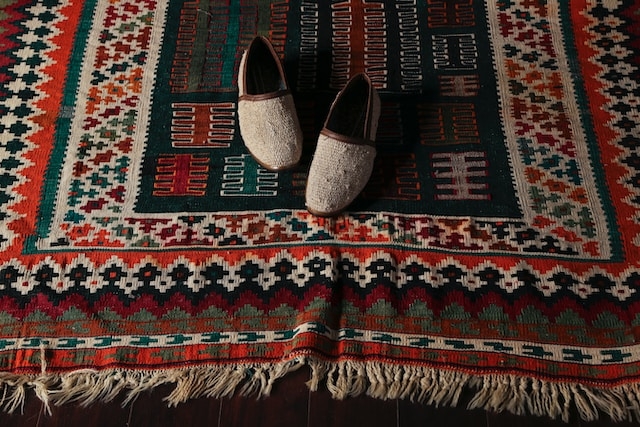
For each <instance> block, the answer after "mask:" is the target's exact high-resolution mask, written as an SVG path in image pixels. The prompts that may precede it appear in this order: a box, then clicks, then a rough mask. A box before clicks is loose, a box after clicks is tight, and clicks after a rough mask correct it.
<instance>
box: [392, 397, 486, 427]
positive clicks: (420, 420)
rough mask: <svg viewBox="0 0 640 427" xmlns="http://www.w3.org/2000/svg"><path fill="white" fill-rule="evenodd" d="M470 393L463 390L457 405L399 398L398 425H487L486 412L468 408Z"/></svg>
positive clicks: (405, 426) (403, 426)
mask: <svg viewBox="0 0 640 427" xmlns="http://www.w3.org/2000/svg"><path fill="white" fill-rule="evenodd" d="M470 397H471V394H470V393H466V392H463V394H462V397H461V399H460V404H459V406H458V407H454V408H452V407H448V406H446V407H436V406H433V405H427V404H423V403H416V402H411V401H410V400H400V401H399V402H398V407H399V414H400V416H399V423H398V426H399V427H424V426H426V425H434V426H464V427H487V413H486V411H483V410H480V409H473V410H468V409H466V404H467V402H468V400H469V398H470Z"/></svg>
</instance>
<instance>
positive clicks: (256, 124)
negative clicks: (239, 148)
mask: <svg viewBox="0 0 640 427" xmlns="http://www.w3.org/2000/svg"><path fill="white" fill-rule="evenodd" d="M238 122H239V128H240V134H241V135H242V139H243V141H244V143H245V145H246V146H247V148H248V149H249V151H250V152H251V153H252V154H253V155H254V156H255V157H256V159H257V160H258V161H259V162H260V163H261V164H263V165H266V166H269V167H271V168H274V169H277V168H282V167H287V166H289V167H290V166H292V165H295V164H296V163H298V161H299V160H300V156H301V155H302V130H301V129H300V123H299V121H298V116H297V113H296V108H295V103H294V101H293V97H292V96H291V95H284V96H280V97H277V98H271V99H265V100H260V101H240V102H238Z"/></svg>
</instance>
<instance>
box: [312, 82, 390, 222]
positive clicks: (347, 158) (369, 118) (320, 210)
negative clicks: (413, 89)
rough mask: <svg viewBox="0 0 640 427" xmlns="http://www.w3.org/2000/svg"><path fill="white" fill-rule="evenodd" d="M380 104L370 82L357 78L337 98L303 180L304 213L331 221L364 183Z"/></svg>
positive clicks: (373, 150)
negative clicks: (328, 217) (304, 195)
mask: <svg viewBox="0 0 640 427" xmlns="http://www.w3.org/2000/svg"><path fill="white" fill-rule="evenodd" d="M379 117H380V98H379V96H378V93H377V92H376V90H375V88H374V87H373V85H372V84H371V80H370V79H369V77H368V76H367V75H365V74H357V75H355V76H354V77H353V78H351V80H349V82H348V83H347V85H346V86H345V87H344V89H342V91H340V93H338V95H337V96H336V99H335V100H334V101H333V104H332V106H331V109H330V110H329V115H328V116H327V119H326V121H325V123H324V127H323V128H322V130H321V131H320V136H319V137H318V145H317V146H316V151H315V153H314V155H313V160H312V161H311V167H310V168H309V177H308V179H307V189H306V205H307V210H308V211H309V212H311V213H312V214H314V215H318V216H333V215H337V214H338V213H340V212H341V211H342V210H343V209H344V208H346V207H347V206H348V205H349V204H350V203H351V202H352V201H353V200H354V199H355V198H356V197H357V196H358V195H359V194H360V192H362V190H363V189H364V187H365V185H366V184H367V182H368V181H369V177H370V176H371V171H372V169H373V162H374V159H375V157H376V148H375V136H376V131H377V130H378V119H379Z"/></svg>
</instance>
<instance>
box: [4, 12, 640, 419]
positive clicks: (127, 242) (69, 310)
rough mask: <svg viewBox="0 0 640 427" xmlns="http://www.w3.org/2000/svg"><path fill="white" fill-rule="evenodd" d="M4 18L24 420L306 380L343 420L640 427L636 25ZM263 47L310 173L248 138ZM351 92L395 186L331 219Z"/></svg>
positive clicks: (382, 176) (11, 312)
mask: <svg viewBox="0 0 640 427" xmlns="http://www.w3.org/2000/svg"><path fill="white" fill-rule="evenodd" d="M0 3H1V4H2V8H1V9H0V47H1V51H0V100H1V101H0V132H1V134H0V205H1V208H0V249H1V256H0V371H1V372H0V382H1V383H2V387H3V392H2V393H0V396H1V403H2V405H3V407H4V409H5V410H6V411H14V410H19V409H20V407H21V405H22V404H23V402H24V399H25V397H26V396H28V395H33V394H35V395H37V396H38V397H39V398H40V399H42V400H43V401H44V402H45V403H46V405H47V407H48V405H58V404H62V403H64V402H69V401H79V402H82V403H84V404H90V403H92V402H95V401H104V400H109V399H113V398H114V397H115V396H116V395H119V394H120V393H127V396H128V399H134V398H135V397H136V396H137V395H138V394H139V393H140V392H142V391H145V390H149V389H151V388H153V387H155V386H157V385H161V384H167V383H172V384H175V391H173V393H171V394H170V395H169V396H168V397H167V401H168V403H169V404H177V403H180V402H182V401H185V400H186V399H189V398H193V397H198V396H213V397H219V396H226V395H229V394H232V393H247V394H257V395H268V394H269V393H270V391H271V388H272V385H273V384H274V382H275V381H277V380H278V379H279V378H281V377H283V376H284V375H286V374H287V373H288V372H290V371H292V370H294V369H296V368H299V367H301V366H305V365H307V366H310V368H311V370H310V372H311V378H310V380H309V386H310V387H311V388H312V389H316V388H318V387H327V388H328V389H329V390H330V391H331V393H332V394H333V395H334V396H335V397H336V398H344V397H347V396H350V395H357V394H361V393H366V394H368V395H370V396H373V397H378V398H382V399H395V398H402V399H412V400H415V401H419V402H424V403H425V404H431V405H457V404H458V403H459V400H460V395H461V393H462V392H463V391H465V393H469V390H470V391H471V392H472V394H471V395H472V396H473V397H472V398H471V399H470V400H469V401H468V402H465V403H466V404H468V406H469V407H472V408H485V409H487V410H491V411H511V412H514V413H517V414H538V415H548V416H551V417H554V418H557V417H559V418H562V419H565V420H567V419H568V418H569V416H570V414H575V413H577V414H579V416H580V417H582V418H583V419H587V420H589V419H594V418H596V417H598V416H599V415H602V414H607V415H608V416H610V417H611V418H613V419H614V420H622V419H633V418H636V419H637V418H638V417H639V416H640V344H638V340H639V339H640V292H639V291H640V156H639V151H640V101H639V100H640V87H639V81H640V74H639V69H640V52H639V51H640V42H639V40H640V25H639V23H638V21H639V16H640V6H639V5H638V3H637V2H636V1H634V0H617V1H613V0H612V1H604V0H571V1H564V0H501V1H498V2H495V1H490V0H487V1H485V2H482V1H480V0H447V1H444V0H420V1H417V0H395V1H389V0H384V1H374V0H370V1H364V0H348V1H335V0H333V1H322V2H318V1H312V0H271V1H269V0H225V1H219V0H1V1H0ZM256 34H263V35H265V36H268V37H269V39H270V40H271V41H272V42H273V44H274V46H275V48H276V50H277V51H278V53H279V54H280V55H281V56H282V60H283V63H284V65H285V69H286V72H287V76H288V79H289V83H290V85H291V87H292V88H293V90H294V92H295V93H294V96H295V100H296V105H297V108H298V112H299V116H300V120H301V123H302V126H303V129H304V134H305V150H304V155H303V161H302V163H301V164H300V166H299V167H298V168H296V169H294V170H291V171H285V172H279V173H274V172H269V171H267V170H264V169H262V168H261V167H259V166H258V165H257V164H256V163H255V162H254V161H253V160H252V158H251V157H250V156H249V154H248V152H247V151H246V149H245V147H244V144H243V142H242V139H241V137H240V135H239V132H238V123H237V116H236V108H237V68H238V64H239V59H240V56H241V54H242V51H243V48H244V47H245V46H246V45H247V44H248V42H249V41H250V40H251V39H252V38H253V37H254V36H255V35H256ZM360 71H365V72H367V73H368V74H369V75H370V77H371V79H372V80H373V82H374V84H375V86H376V87H377V88H378V90H379V93H380V95H381V98H382V103H383V105H382V115H381V119H380V128H379V132H378V140H377V148H378V156H377V160H376V165H375V169H374V173H373V176H372V177H371V180H370V182H369V185H368V186H367V188H366V189H365V191H364V192H363V193H362V194H361V196H360V197H359V198H358V199H357V200H356V201H355V202H354V204H353V205H352V206H351V207H350V209H349V211H348V212H346V213H344V214H342V215H341V216H338V217H336V218H331V219H322V218H317V217H314V216H312V215H310V214H309V213H307V211H306V210H305V208H304V191H305V181H306V174H307V169H308V166H309V162H310V159H311V157H312V155H313V151H314V146H315V141H316V138H317V133H318V131H319V129H320V128H321V126H322V124H323V121H324V118H325V116H326V114H327V111H328V108H329V105H330V103H331V101H332V100H333V98H334V96H335V94H336V93H337V91H338V90H339V89H340V88H341V87H342V86H343V85H344V84H345V83H346V81H347V80H348V79H349V77H350V76H352V75H353V74H355V73H357V72H360ZM571 416H573V415H571Z"/></svg>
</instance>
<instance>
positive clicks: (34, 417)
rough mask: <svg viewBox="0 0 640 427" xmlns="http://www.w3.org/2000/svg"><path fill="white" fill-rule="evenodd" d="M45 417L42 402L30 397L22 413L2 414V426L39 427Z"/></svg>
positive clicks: (0, 417)
mask: <svg viewBox="0 0 640 427" xmlns="http://www.w3.org/2000/svg"><path fill="white" fill-rule="evenodd" d="M43 416H45V415H43V405H42V402H40V400H39V399H38V398H36V397H35V396H34V395H29V396H28V397H27V400H26V402H25V404H24V407H23V409H22V411H20V410H18V411H16V412H14V413H13V414H6V413H0V420H1V422H0V425H2V426H6V427H37V426H38V423H39V420H40V418H42V417H43Z"/></svg>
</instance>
